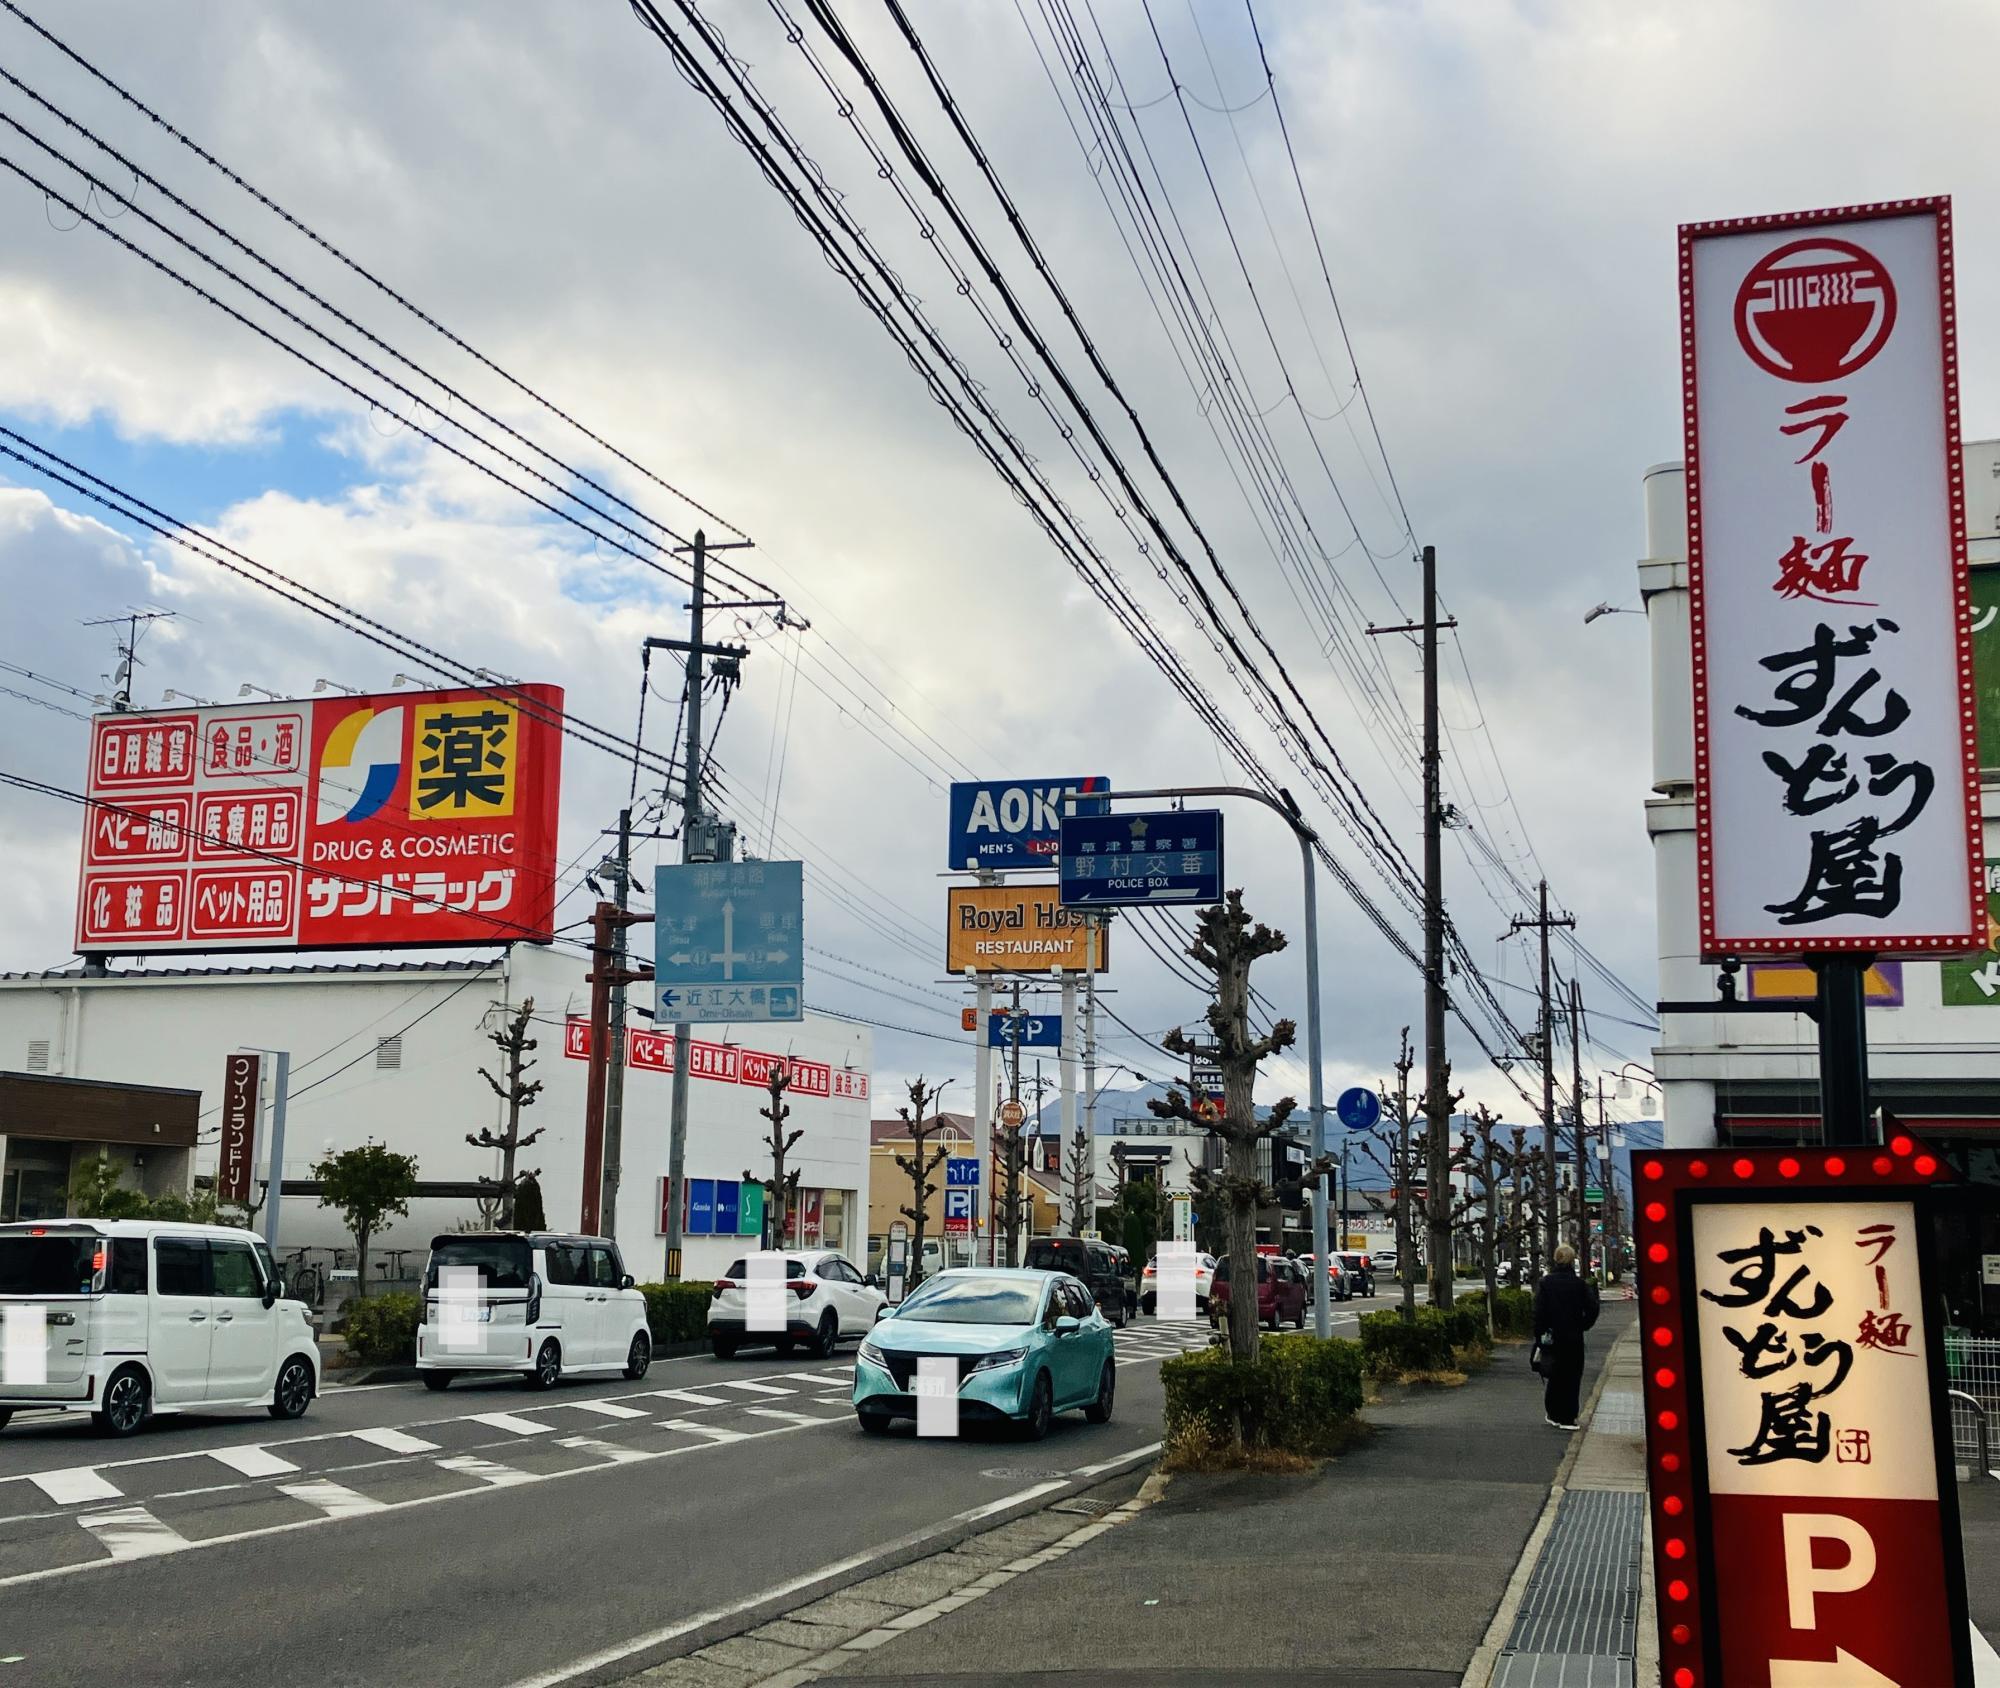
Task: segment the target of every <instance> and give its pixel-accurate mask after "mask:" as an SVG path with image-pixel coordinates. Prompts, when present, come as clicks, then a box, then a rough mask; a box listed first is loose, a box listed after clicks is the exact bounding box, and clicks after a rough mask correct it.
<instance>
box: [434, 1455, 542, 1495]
mask: <svg viewBox="0 0 2000 1688" xmlns="http://www.w3.org/2000/svg"><path fill="white" fill-rule="evenodd" d="M438 1466H439V1468H440V1469H441V1470H445V1471H456V1472H457V1473H458V1474H459V1475H460V1476H461V1477H477V1478H478V1479H479V1480H480V1481H481V1482H482V1483H491V1484H492V1485H493V1486H494V1488H496V1489H504V1488H506V1487H507V1485H508V1484H510V1483H532V1482H533V1481H534V1480H535V1479H534V1478H533V1476H531V1475H530V1474H529V1473H528V1472H525V1471H516V1470H515V1469H514V1468H513V1467H512V1466H509V1465H495V1464H494V1463H493V1462H492V1461H491V1460H490V1459H480V1458H479V1457H478V1456H477V1455H474V1454H454V1455H453V1456H452V1457H451V1458H450V1459H441V1460H439V1461H438Z"/></svg>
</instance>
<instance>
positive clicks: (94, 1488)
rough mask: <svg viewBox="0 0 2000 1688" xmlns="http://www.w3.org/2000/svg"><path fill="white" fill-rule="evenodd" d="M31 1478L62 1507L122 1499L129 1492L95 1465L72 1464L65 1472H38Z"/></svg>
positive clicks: (29, 1479)
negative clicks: (104, 1474)
mask: <svg viewBox="0 0 2000 1688" xmlns="http://www.w3.org/2000/svg"><path fill="white" fill-rule="evenodd" d="M28 1481H29V1482H31V1483H33V1484H34V1485H35V1487H36V1488H38V1489H40V1490H41V1491H42V1493H43V1494H45V1495H47V1496H48V1497H49V1499H50V1500H52V1501H54V1502H55V1503H56V1505H58V1506H69V1505H71V1504H72V1503H74V1502H76V1501H84V1500H121V1499H123V1498H124V1494H125V1491H124V1490H123V1489H121V1488H119V1487H118V1486H117V1485H116V1484H114V1483H110V1482H107V1481H106V1480H105V1479H104V1477H102V1476H101V1475H100V1474H99V1473H98V1470H97V1468H96V1467H95V1466H93V1465H76V1466H71V1467H69V1468H68V1469H67V1470H63V1471H37V1472H34V1473H32V1474H31V1475H30V1476H29V1478H28Z"/></svg>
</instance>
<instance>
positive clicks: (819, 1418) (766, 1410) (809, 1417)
mask: <svg viewBox="0 0 2000 1688" xmlns="http://www.w3.org/2000/svg"><path fill="white" fill-rule="evenodd" d="M743 1411H744V1413H745V1415H746V1416H747V1415H749V1414H752V1413H754V1414H755V1415H756V1416H757V1417H758V1418H777V1419H784V1420H787V1421H788V1422H790V1423H792V1424H831V1423H832V1422H833V1420H832V1419H831V1418H829V1417H827V1415H826V1414H825V1413H795V1412H789V1411H787V1410H786V1409H785V1408H784V1407H745V1408H744V1409H743ZM837 1416H840V1417H843V1418H844V1417H845V1416H846V1414H845V1413H842V1414H839V1415H837Z"/></svg>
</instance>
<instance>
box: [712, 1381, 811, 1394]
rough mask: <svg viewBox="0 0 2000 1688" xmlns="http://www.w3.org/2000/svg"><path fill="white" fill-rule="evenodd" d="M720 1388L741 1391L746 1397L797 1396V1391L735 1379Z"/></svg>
mask: <svg viewBox="0 0 2000 1688" xmlns="http://www.w3.org/2000/svg"><path fill="white" fill-rule="evenodd" d="M718 1387H719V1388H723V1389H740V1390H742V1391H743V1393H744V1394H746V1395H796V1394H797V1393H798V1391H797V1390H796V1389H782V1388H780V1387H779V1386H778V1385H777V1384H775V1383H744V1382H739V1381H737V1380H735V1379H725V1380H724V1381H723V1382H722V1383H721V1384H719V1385H718Z"/></svg>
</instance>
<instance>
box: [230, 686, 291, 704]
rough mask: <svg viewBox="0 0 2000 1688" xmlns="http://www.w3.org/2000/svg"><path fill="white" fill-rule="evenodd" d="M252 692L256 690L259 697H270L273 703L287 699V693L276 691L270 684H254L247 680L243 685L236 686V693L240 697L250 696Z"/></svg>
mask: <svg viewBox="0 0 2000 1688" xmlns="http://www.w3.org/2000/svg"><path fill="white" fill-rule="evenodd" d="M252 692H255V693H256V694H257V695H258V696H259V697H267V698H269V699H270V700H271V701H272V702H273V703H283V702H284V701H285V694H284V693H283V692H274V691H272V690H271V688H270V687H269V686H253V685H252V684H251V683H250V682H249V681H248V680H245V681H244V682H243V684H242V685H240V686H238V687H237V688H236V695H237V696H238V697H248V696H249V695H250V694H251V693H252Z"/></svg>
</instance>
